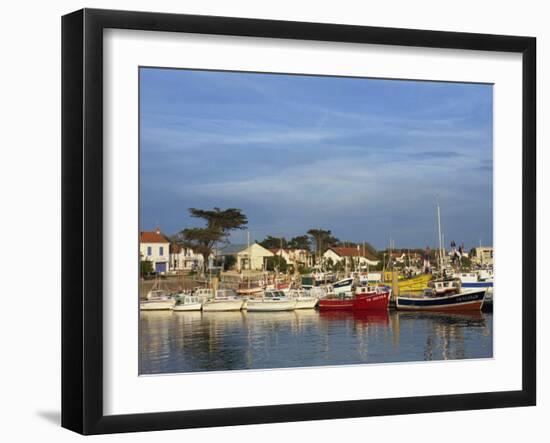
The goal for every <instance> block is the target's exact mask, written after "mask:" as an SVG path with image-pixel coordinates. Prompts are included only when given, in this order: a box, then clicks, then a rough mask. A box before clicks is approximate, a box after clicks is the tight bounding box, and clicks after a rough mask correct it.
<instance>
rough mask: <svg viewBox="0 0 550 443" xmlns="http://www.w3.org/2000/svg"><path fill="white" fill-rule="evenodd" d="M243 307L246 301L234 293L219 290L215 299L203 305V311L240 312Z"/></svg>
mask: <svg viewBox="0 0 550 443" xmlns="http://www.w3.org/2000/svg"><path fill="white" fill-rule="evenodd" d="M243 305H244V300H243V299H242V298H240V297H237V296H236V295H235V292H234V291H231V290H229V289H219V290H218V291H216V295H215V297H213V298H210V299H208V300H206V301H205V302H204V303H203V304H202V310H203V311H205V312H219V311H240V310H241V309H242V307H243Z"/></svg>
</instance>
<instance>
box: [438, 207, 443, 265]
mask: <svg viewBox="0 0 550 443" xmlns="http://www.w3.org/2000/svg"><path fill="white" fill-rule="evenodd" d="M436 201H437V233H438V238H439V270H440V271H441V270H443V251H442V249H441V247H442V246H441V211H440V209H439V200H436Z"/></svg>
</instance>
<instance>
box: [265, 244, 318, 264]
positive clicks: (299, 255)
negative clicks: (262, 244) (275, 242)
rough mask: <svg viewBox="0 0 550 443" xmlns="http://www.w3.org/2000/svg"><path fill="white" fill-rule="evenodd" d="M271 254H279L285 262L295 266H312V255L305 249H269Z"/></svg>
mask: <svg viewBox="0 0 550 443" xmlns="http://www.w3.org/2000/svg"><path fill="white" fill-rule="evenodd" d="M270 251H271V252H272V253H273V255H277V256H280V257H282V258H284V259H285V261H286V262H287V264H289V265H293V266H297V265H303V266H312V265H313V263H312V261H313V257H312V255H311V253H310V252H309V251H308V250H307V249H297V248H276V249H270Z"/></svg>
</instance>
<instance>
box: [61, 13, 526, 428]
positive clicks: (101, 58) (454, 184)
mask: <svg viewBox="0 0 550 443" xmlns="http://www.w3.org/2000/svg"><path fill="white" fill-rule="evenodd" d="M62 56H63V66H62V76H63V78H62V86H63V88H62V91H63V94H62V105H63V106H62V107H63V115H62V119H63V127H62V136H63V137H62V144H63V146H62V161H63V165H62V171H63V195H62V196H63V214H62V220H63V226H62V231H63V236H62V237H63V246H62V251H63V263H62V271H63V294H62V297H63V300H62V307H63V312H62V322H63V324H62V335H63V336H62V345H63V346H62V358H63V361H62V372H63V373H62V425H63V426H64V427H66V428H69V429H72V430H74V431H77V432H80V433H83V434H100V433H114V432H130V431H147V430H160V429H177V428H191V427H211V426H227V425H238V424H252V423H273V422H283V421H300V420H319V419H329V418H346V417H360V416H376V415H388V414H410V413H422V412H435V411H453V410H465V409H484V408H498V407H514V406H529V405H534V404H535V401H536V372H535V368H536V355H535V349H536V337H535V335H536V334H535V331H536V324H535V320H536V316H535V307H536V290H535V257H536V206H535V203H536V197H535V196H536V177H535V170H536V160H535V157H536V156H535V139H536V137H535V132H536V125H535V121H536V119H535V110H536V106H535V103H536V102H535V96H536V91H535V72H536V69H535V60H536V41H535V39H534V38H531V37H517V36H499V35H484V34H466V33H454V32H439V31H423V30H411V29H389V28H375V27H362V26H349V25H340V24H320V23H301V22H283V21H271V20H256V19H243V18H229V17H209V16H191V15H176V14H160V13H149V12H126V11H108V10H90V9H84V10H81V11H77V12H74V13H72V14H69V15H66V16H64V17H63V21H62Z"/></svg>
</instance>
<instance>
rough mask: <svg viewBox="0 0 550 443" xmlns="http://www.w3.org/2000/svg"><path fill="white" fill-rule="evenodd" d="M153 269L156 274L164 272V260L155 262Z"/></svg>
mask: <svg viewBox="0 0 550 443" xmlns="http://www.w3.org/2000/svg"><path fill="white" fill-rule="evenodd" d="M155 271H156V272H157V274H164V273H165V272H166V262H162V263H155Z"/></svg>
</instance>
